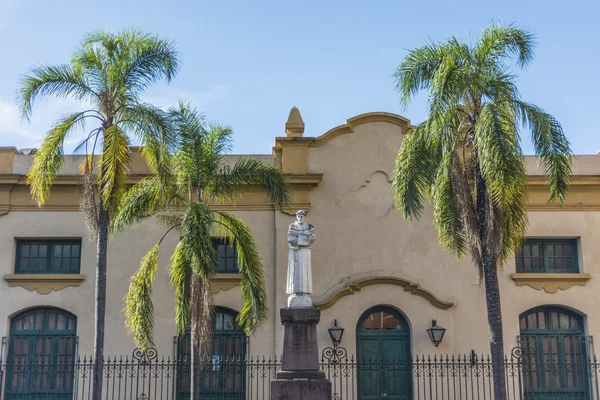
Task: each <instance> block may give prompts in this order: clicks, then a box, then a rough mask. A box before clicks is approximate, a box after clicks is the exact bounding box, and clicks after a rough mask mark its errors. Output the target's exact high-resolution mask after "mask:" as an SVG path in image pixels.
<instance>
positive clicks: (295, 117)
mask: <svg viewBox="0 0 600 400" xmlns="http://www.w3.org/2000/svg"><path fill="white" fill-rule="evenodd" d="M285 133H286V134H287V135H288V137H302V135H303V134H304V121H303V120H302V116H301V115H300V110H298V109H297V108H296V107H292V109H291V110H290V115H289V116H288V120H287V122H286V123H285Z"/></svg>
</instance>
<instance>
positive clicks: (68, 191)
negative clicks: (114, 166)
mask: <svg viewBox="0 0 600 400" xmlns="http://www.w3.org/2000/svg"><path fill="white" fill-rule="evenodd" d="M285 175H286V178H287V181H288V184H289V186H290V191H291V195H292V196H291V197H292V201H291V202H290V204H289V205H288V207H286V208H284V209H281V210H280V211H282V212H284V213H286V214H290V215H293V214H294V213H295V212H296V210H298V209H303V210H307V211H308V210H309V209H310V201H309V196H308V193H309V191H310V190H311V189H312V188H313V187H315V186H317V185H318V184H319V182H321V180H322V179H323V174H316V173H306V174H285ZM145 176H147V175H142V174H135V175H130V176H129V177H128V183H129V184H131V185H133V184H135V183H137V182H139V181H140V180H141V179H142V178H144V177H145ZM80 179H81V177H80V176H78V175H59V176H57V177H56V179H55V180H54V183H53V185H52V192H51V195H50V198H49V199H48V201H47V202H46V204H45V205H44V206H43V207H38V205H37V203H36V202H35V201H33V200H32V199H31V196H30V195H29V187H28V185H27V183H26V176H24V175H15V174H0V216H1V215H4V214H6V213H8V212H10V211H78V210H79V209H80V205H79V195H78V193H77V190H78V187H79V185H80V183H81V180H80ZM210 205H211V207H213V208H214V209H215V210H218V211H226V210H230V211H232V210H236V211H272V210H275V209H277V208H278V207H277V206H276V205H275V204H273V202H271V200H270V199H269V198H268V196H267V195H266V193H264V192H263V191H262V190H260V189H258V188H255V187H248V188H247V189H246V190H245V191H243V192H242V193H240V195H239V196H238V197H237V198H236V199H235V201H233V202H223V203H214V204H210Z"/></svg>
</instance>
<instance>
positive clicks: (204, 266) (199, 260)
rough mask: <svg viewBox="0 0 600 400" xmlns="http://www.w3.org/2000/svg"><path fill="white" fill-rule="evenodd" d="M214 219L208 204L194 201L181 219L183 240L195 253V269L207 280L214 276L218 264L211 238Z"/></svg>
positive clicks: (193, 258)
mask: <svg viewBox="0 0 600 400" xmlns="http://www.w3.org/2000/svg"><path fill="white" fill-rule="evenodd" d="M212 220H213V215H212V211H211V209H210V208H209V207H208V206H207V205H205V204H203V203H194V204H191V205H189V206H188V207H187V209H186V210H185V212H184V215H183V218H182V221H181V227H182V231H181V234H182V236H183V238H182V239H181V240H182V241H183V242H184V243H185V244H186V248H187V249H188V250H189V251H190V252H191V254H192V255H193V257H192V268H193V271H194V273H195V274H198V275H200V277H201V278H202V279H205V280H210V279H211V278H212V276H213V275H214V274H215V272H216V271H217V265H218V260H217V253H216V251H215V249H214V247H213V244H212V238H211V225H212Z"/></svg>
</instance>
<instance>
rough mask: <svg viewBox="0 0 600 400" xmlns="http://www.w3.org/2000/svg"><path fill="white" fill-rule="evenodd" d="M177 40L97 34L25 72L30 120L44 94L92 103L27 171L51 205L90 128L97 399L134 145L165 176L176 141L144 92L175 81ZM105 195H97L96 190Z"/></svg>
mask: <svg viewBox="0 0 600 400" xmlns="http://www.w3.org/2000/svg"><path fill="white" fill-rule="evenodd" d="M178 64H179V62H178V54H177V51H176V50H175V48H174V44H173V43H172V42H171V41H169V40H165V39H161V38H159V37H158V36H155V35H152V34H149V33H145V32H142V31H137V30H125V31H121V32H118V33H109V32H103V31H100V32H95V33H91V34H88V35H86V36H85V38H84V40H83V42H82V43H81V44H80V46H79V47H78V48H77V49H76V51H75V52H74V54H73V57H72V59H71V63H70V64H63V65H46V66H42V67H38V68H34V69H32V70H31V71H30V72H29V73H28V74H27V75H25V76H24V77H23V79H22V82H21V88H20V91H19V93H18V99H19V104H20V107H21V112H22V115H23V117H25V118H29V116H30V115H31V109H32V105H33V103H34V101H35V100H37V99H38V98H40V97H47V96H54V97H58V98H69V99H73V100H76V101H79V102H81V103H85V104H87V105H86V106H85V108H86V109H84V111H79V112H76V113H73V114H70V115H67V116H65V117H62V118H61V119H59V120H58V122H57V123H56V125H54V127H53V128H52V129H50V131H49V132H48V133H47V135H46V137H45V138H44V141H43V142H42V144H41V147H40V149H39V150H38V152H37V153H35V156H34V159H33V165H32V167H31V170H30V171H29V174H28V176H27V183H28V184H29V185H30V186H31V195H32V196H33V198H34V199H35V200H37V202H38V204H39V205H40V206H41V205H43V204H44V202H45V201H46V199H47V198H48V196H49V195H50V190H51V186H52V182H53V180H54V178H55V177H56V175H57V174H58V173H59V171H60V170H61V168H62V166H63V144H64V142H65V139H66V138H67V136H68V135H69V134H71V133H72V132H73V131H75V130H78V129H79V130H81V129H85V128H86V123H87V125H88V126H90V125H92V126H93V128H91V129H89V130H85V132H86V134H87V136H86V138H85V139H84V140H83V142H82V143H81V144H80V146H78V149H84V151H85V154H86V157H85V161H84V162H83V164H82V165H81V172H82V174H83V185H84V191H83V193H84V196H83V198H82V208H83V209H84V211H86V212H87V216H88V218H87V221H88V222H90V223H91V225H90V228H91V232H92V233H93V236H94V237H95V238H96V241H97V262H96V297H95V337H94V379H93V388H92V391H93V399H94V400H99V399H100V397H101V395H102V365H103V348H104V322H105V321H104V317H105V307H106V256H107V245H108V232H109V224H110V220H111V218H113V217H114V216H115V213H116V211H117V209H118V207H119V204H120V203H121V200H122V198H123V196H124V194H125V193H126V190H127V182H126V178H127V173H128V170H129V165H130V162H131V152H130V148H129V146H130V144H132V141H137V142H138V143H140V144H142V145H143V146H144V151H143V154H144V156H145V158H146V160H147V162H148V165H149V166H150V167H151V168H152V169H153V170H154V171H156V172H157V173H158V174H160V175H162V174H163V172H164V168H165V165H164V164H163V161H164V160H165V157H164V156H163V154H166V153H168V152H169V146H170V144H171V142H172V138H171V136H170V131H169V124H168V118H166V113H163V112H161V111H160V110H159V109H157V108H156V107H154V106H152V105H150V104H146V103H143V102H142V101H141V100H140V96H141V94H142V93H143V92H144V90H145V89H146V88H147V87H148V86H150V85H151V84H152V83H154V82H156V81H158V80H162V79H166V80H167V81H170V80H171V78H172V77H173V76H174V75H175V73H176V72H177V69H178ZM96 194H98V196H96Z"/></svg>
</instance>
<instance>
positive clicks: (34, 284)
mask: <svg viewBox="0 0 600 400" xmlns="http://www.w3.org/2000/svg"><path fill="white" fill-rule="evenodd" d="M4 280H5V281H6V282H8V286H10V287H15V286H21V287H23V288H25V289H27V290H29V291H31V292H33V291H34V290H35V291H37V292H38V293H39V294H48V293H50V292H51V291H53V290H54V291H59V290H62V289H64V288H66V287H67V286H79V284H80V283H81V282H83V281H84V280H85V275H83V274H4Z"/></svg>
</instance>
